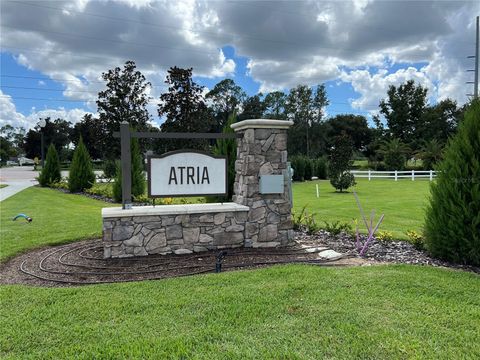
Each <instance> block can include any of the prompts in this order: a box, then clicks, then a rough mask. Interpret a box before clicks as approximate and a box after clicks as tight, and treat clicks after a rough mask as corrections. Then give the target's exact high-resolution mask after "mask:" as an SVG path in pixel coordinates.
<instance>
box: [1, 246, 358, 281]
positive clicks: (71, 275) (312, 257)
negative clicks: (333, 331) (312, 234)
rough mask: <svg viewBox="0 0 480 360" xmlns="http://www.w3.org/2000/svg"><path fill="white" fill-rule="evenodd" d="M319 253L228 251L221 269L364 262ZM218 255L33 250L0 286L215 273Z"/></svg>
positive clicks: (14, 262) (10, 265) (4, 272)
mask: <svg viewBox="0 0 480 360" xmlns="http://www.w3.org/2000/svg"><path fill="white" fill-rule="evenodd" d="M323 249H324V248H320V249H315V251H314V252H312V253H307V252H305V250H304V249H303V248H302V247H300V244H298V243H297V244H295V245H294V246H291V247H288V248H281V249H280V248H279V249H271V248H269V249H252V248H237V249H228V250H225V251H226V256H225V257H224V259H223V261H222V271H232V270H238V269H247V268H258V267H265V266H271V265H275V264H286V263H311V264H315V265H321V266H332V265H334V266H351V265H362V264H364V263H365V262H366V261H364V260H362V259H355V258H351V257H348V256H346V257H344V258H342V259H339V260H336V261H326V260H321V259H319V257H318V252H319V251H321V250H323ZM219 252H220V251H210V252H204V253H194V254H189V255H173V254H172V255H150V256H147V257H131V258H123V259H103V247H102V241H101V240H86V241H80V242H75V243H71V244H67V245H60V246H54V247H45V248H41V249H36V250H32V251H30V252H28V253H25V254H22V255H19V256H17V257H15V258H13V259H11V260H9V261H7V262H6V263H3V264H1V265H0V284H24V285H32V286H45V287H56V286H77V285H86V284H98V283H114V282H128V281H140V280H157V279H165V278H170V277H179V276H189V275H196V274H203V273H213V272H215V263H216V256H217V254H218V253H219Z"/></svg>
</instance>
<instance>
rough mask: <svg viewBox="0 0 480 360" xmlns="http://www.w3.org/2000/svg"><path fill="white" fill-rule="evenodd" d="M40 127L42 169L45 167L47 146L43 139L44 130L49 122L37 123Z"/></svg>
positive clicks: (41, 121)
mask: <svg viewBox="0 0 480 360" xmlns="http://www.w3.org/2000/svg"><path fill="white" fill-rule="evenodd" d="M37 125H38V126H40V147H41V151H40V153H41V154H42V169H43V168H44V166H45V155H44V154H45V145H44V138H43V128H44V127H45V125H47V122H46V121H45V120H44V119H40V120H39V121H38V123H37Z"/></svg>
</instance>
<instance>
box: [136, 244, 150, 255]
mask: <svg viewBox="0 0 480 360" xmlns="http://www.w3.org/2000/svg"><path fill="white" fill-rule="evenodd" d="M133 254H134V255H135V256H146V255H148V252H147V251H146V250H145V248H144V247H143V246H137V247H135V248H134V250H133Z"/></svg>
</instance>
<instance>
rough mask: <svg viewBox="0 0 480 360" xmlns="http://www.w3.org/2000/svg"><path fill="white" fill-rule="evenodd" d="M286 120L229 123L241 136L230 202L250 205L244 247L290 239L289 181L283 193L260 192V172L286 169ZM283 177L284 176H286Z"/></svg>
mask: <svg viewBox="0 0 480 360" xmlns="http://www.w3.org/2000/svg"><path fill="white" fill-rule="evenodd" d="M292 125H293V122H292V121H286V120H264V119H253V120H244V121H240V122H238V123H235V124H233V125H232V129H234V130H235V132H237V133H240V134H242V135H243V136H242V137H240V138H238V139H237V141H238V143H237V160H236V162H235V183H234V193H235V195H234V196H233V201H234V202H236V203H237V204H240V205H245V206H248V207H249V208H250V210H249V213H248V219H247V223H246V224H245V246H246V247H251V246H253V247H275V246H285V245H288V244H289V243H290V242H291V241H292V240H293V230H292V227H293V226H292V219H291V205H290V199H289V192H288V184H287V181H285V185H284V189H283V193H281V194H260V192H259V181H260V175H285V174H286V171H287V130H288V128H289V127H290V126H292ZM285 179H286V176H285Z"/></svg>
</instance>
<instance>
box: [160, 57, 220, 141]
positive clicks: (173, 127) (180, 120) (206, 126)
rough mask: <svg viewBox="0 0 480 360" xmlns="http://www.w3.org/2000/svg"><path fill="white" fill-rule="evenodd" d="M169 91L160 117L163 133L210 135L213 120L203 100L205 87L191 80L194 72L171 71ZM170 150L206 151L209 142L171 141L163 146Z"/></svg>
mask: <svg viewBox="0 0 480 360" xmlns="http://www.w3.org/2000/svg"><path fill="white" fill-rule="evenodd" d="M165 83H167V84H168V85H169V87H168V91H167V92H165V93H163V94H162V95H161V96H160V103H159V104H158V116H160V117H165V122H164V123H163V124H162V125H161V130H162V131H163V132H210V131H211V129H212V127H213V116H212V114H211V112H210V111H209V109H208V108H207V106H206V105H205V99H204V98H203V95H202V92H203V86H200V85H198V84H197V83H195V81H193V79H192V69H191V68H190V69H182V68H178V67H176V66H175V67H172V68H170V69H169V70H168V74H167V80H166V81H165ZM162 146H163V148H164V150H166V149H165V147H166V148H167V149H168V150H172V149H178V148H190V149H204V148H206V147H207V146H208V142H206V141H204V140H203V141H199V140H191V139H190V140H170V141H168V142H165V141H164V144H162Z"/></svg>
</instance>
